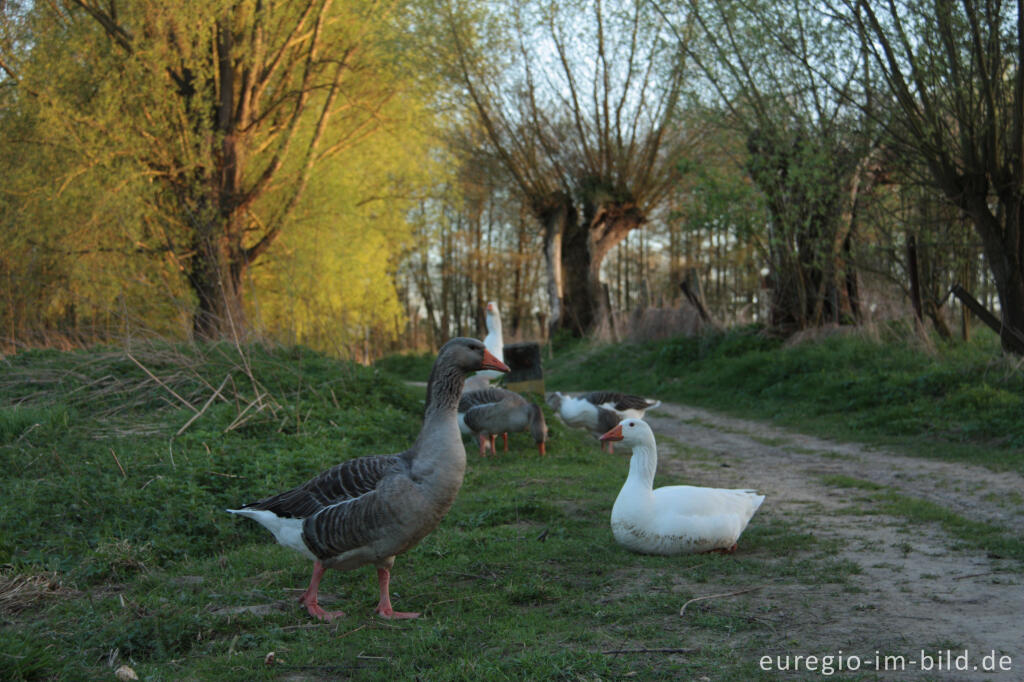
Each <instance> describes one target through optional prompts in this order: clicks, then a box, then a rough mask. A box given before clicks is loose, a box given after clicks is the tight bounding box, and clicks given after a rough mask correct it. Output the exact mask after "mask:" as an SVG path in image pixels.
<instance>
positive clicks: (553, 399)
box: [546, 391, 661, 452]
mask: <svg viewBox="0 0 1024 682" xmlns="http://www.w3.org/2000/svg"><path fill="white" fill-rule="evenodd" d="M546 402H547V404H548V405H550V406H551V409H553V410H554V411H555V413H556V414H557V415H558V416H559V417H561V419H562V421H564V422H565V423H566V424H567V425H569V426H574V427H581V428H585V429H587V430H588V431H590V432H591V433H593V434H594V436H597V437H600V435H601V434H603V433H605V432H606V431H608V430H609V429H611V428H612V427H613V426H615V425H616V424H618V423H619V421H621V420H623V419H626V418H627V417H633V418H635V419H643V417H644V413H645V412H646V411H647V410H650V409H654V408H655V407H658V406H659V405H661V401H660V400H651V399H650V398H643V397H641V396H638V395H629V394H628V393H619V392H617V391H591V392H589V393H584V394H583V395H580V396H571V395H568V394H565V393H562V392H560V391H555V392H554V393H549V394H548V396H547V398H546ZM605 444H607V448H608V452H612V448H613V446H612V443H611V441H606V442H605V443H602V446H601V449H602V450H603V449H604V448H605Z"/></svg>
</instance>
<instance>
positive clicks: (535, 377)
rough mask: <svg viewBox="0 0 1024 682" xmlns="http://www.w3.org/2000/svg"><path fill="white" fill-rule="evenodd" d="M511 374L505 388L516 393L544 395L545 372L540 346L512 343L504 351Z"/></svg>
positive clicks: (507, 376)
mask: <svg viewBox="0 0 1024 682" xmlns="http://www.w3.org/2000/svg"><path fill="white" fill-rule="evenodd" d="M502 354H503V355H504V356H505V364H506V365H508V368H509V370H510V371H509V373H508V374H506V375H505V386H506V387H507V388H508V389H509V390H510V391H515V392H516V393H537V394H539V395H541V396H543V395H544V370H543V368H542V367H541V362H540V344H539V343H537V342H535V341H526V342H523V343H510V344H508V345H506V346H505V347H504V348H503V349H502Z"/></svg>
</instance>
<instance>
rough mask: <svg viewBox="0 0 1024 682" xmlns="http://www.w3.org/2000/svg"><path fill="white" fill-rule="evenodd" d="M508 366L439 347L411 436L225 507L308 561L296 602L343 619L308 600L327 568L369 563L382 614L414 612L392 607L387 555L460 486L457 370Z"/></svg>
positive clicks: (476, 353) (406, 542)
mask: <svg viewBox="0 0 1024 682" xmlns="http://www.w3.org/2000/svg"><path fill="white" fill-rule="evenodd" d="M480 369H493V370H496V371H499V372H507V371H508V367H506V366H505V364H504V363H503V362H501V361H500V360H498V359H497V358H495V357H494V356H493V355H491V354H490V353H489V352H488V351H487V349H486V348H485V347H484V344H483V343H481V342H480V341H477V340H476V339H466V338H456V339H452V340H451V341H449V342H448V343H446V344H445V345H444V346H443V347H442V348H441V351H440V352H439V353H438V356H437V359H436V360H435V361H434V367H433V369H432V370H431V373H430V380H429V381H428V382H427V405H426V410H425V412H424V417H423V427H422V428H421V429H420V433H419V436H418V437H417V438H416V442H415V443H413V444H412V447H410V448H409V449H408V450H406V451H405V452H402V453H399V454H394V455H370V456H367V457H359V458H356V459H350V460H348V461H345V462H342V463H341V464H338V465H336V466H334V467H332V468H330V469H328V470H327V471H324V472H323V473H321V474H320V475H318V476H316V477H314V478H312V479H311V480H309V481H307V482H306V483H304V484H302V485H300V486H298V487H296V488H292V489H291V490H288V491H285V492H283V493H279V494H277V495H273V496H271V497H267V498H264V499H262V500H260V501H258V502H253V503H251V504H247V505H245V506H244V507H242V508H241V509H229V510H228V511H229V512H231V513H232V514H239V515H240V516H245V517H248V518H250V519H253V520H255V521H258V522H259V523H260V524H262V525H263V526H264V527H265V528H266V529H267V530H269V531H270V532H271V533H273V534H274V537H275V538H277V541H278V542H279V543H281V544H282V545H284V546H285V547H289V548H291V549H294V550H296V551H298V552H299V553H300V554H302V555H304V556H306V557H307V558H309V559H311V560H312V561H313V577H312V579H311V580H310V583H309V588H308V589H307V590H306V591H305V592H304V593H303V594H302V597H301V598H300V599H299V601H300V602H301V603H302V604H303V605H304V606H305V607H306V610H307V611H309V613H310V615H311V616H313V617H314V618H318V619H321V620H326V621H330V620H332V619H334V618H336V617H338V616H341V615H344V614H343V613H342V612H340V611H335V612H330V611H325V610H324V609H323V608H321V607H320V605H319V603H318V602H317V593H318V591H319V586H320V579H321V578H322V577H323V574H324V571H325V570H326V569H328V568H334V569H338V570H343V571H348V570H352V569H354V568H358V567H360V566H364V565H366V564H373V565H374V566H376V567H377V579H378V584H379V588H380V601H379V602H378V603H377V608H376V612H377V614H379V615H380V616H381V617H383V618H415V617H417V616H418V615H419V614H418V613H403V612H399V611H395V610H393V609H392V607H391V597H390V591H389V582H390V578H391V567H392V566H393V565H394V563H395V556H396V555H398V554H401V553H402V552H406V551H408V550H410V549H412V548H413V547H414V546H415V545H416V544H417V543H418V542H419V541H420V540H422V539H423V538H424V537H425V536H426V535H428V534H429V533H430V532H431V531H433V530H434V529H435V528H437V525H438V524H439V523H440V522H441V519H442V518H444V515H445V514H446V513H447V512H448V509H449V508H450V507H451V505H452V502H453V501H454V500H455V495H456V493H458V491H459V488H460V487H461V486H462V477H463V474H464V473H465V470H466V449H465V447H464V446H463V445H462V436H461V434H460V433H459V425H458V419H457V414H456V410H457V408H458V404H459V395H460V394H461V392H462V384H463V381H464V380H465V378H466V376H468V375H469V374H471V373H473V372H475V371H478V370H480Z"/></svg>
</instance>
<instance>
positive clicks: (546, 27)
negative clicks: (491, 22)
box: [447, 0, 693, 336]
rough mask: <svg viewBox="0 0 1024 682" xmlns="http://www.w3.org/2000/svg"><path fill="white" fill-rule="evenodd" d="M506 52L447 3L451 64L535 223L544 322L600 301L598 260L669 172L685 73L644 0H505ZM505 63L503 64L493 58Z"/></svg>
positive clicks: (597, 310) (581, 318)
mask: <svg viewBox="0 0 1024 682" xmlns="http://www.w3.org/2000/svg"><path fill="white" fill-rule="evenodd" d="M507 14H508V16H509V17H511V25H510V26H507V27H505V29H504V30H501V29H499V30H497V31H494V32H492V33H494V34H497V35H511V36H514V40H515V43H514V44H512V45H511V46H507V45H506V46H503V47H505V48H506V49H508V50H509V51H507V52H504V53H502V54H504V55H506V57H507V63H506V64H504V65H495V64H494V62H493V61H488V60H486V59H484V58H483V56H482V55H481V53H480V51H479V50H480V46H479V44H476V43H474V41H473V39H472V36H471V35H470V31H469V30H467V29H466V27H465V26H463V25H461V24H459V23H458V22H457V21H455V20H454V17H453V15H451V14H449V15H448V16H449V21H448V27H447V28H448V33H449V35H450V36H451V45H452V47H453V54H452V60H453V64H454V69H453V71H454V73H455V75H456V77H457V78H458V80H459V81H460V82H461V84H462V85H463V87H465V89H466V91H467V93H468V94H469V97H470V98H471V100H472V102H473V105H474V109H475V114H476V116H478V118H479V121H480V122H481V125H482V127H483V129H484V130H485V132H486V134H487V141H488V143H489V145H490V148H491V150H492V152H493V154H494V155H495V156H496V157H497V158H498V159H499V160H500V161H501V163H502V164H503V165H504V167H505V168H506V170H507V171H508V173H509V175H510V176H511V177H512V178H513V179H514V182H515V185H516V187H517V189H518V190H519V192H520V193H521V194H522V196H523V197H524V200H525V201H526V203H527V204H528V205H529V206H530V210H531V212H532V214H533V216H534V218H535V219H536V220H537V221H538V223H539V224H540V226H541V228H542V230H543V233H544V258H545V264H546V269H547V278H548V304H549V307H550V312H551V317H550V318H549V319H550V325H551V327H552V329H566V330H569V331H570V332H571V333H573V334H574V335H577V336H578V335H582V334H584V333H586V332H588V331H590V330H591V329H593V328H594V326H595V325H596V324H598V323H599V322H600V321H601V320H602V318H603V317H604V314H605V312H606V311H604V310H603V308H604V305H603V304H604V292H603V287H602V284H601V279H600V268H601V263H602V262H603V260H604V258H605V256H606V255H607V254H608V252H609V250H610V249H611V248H612V247H614V246H615V245H616V244H618V243H619V242H620V241H621V240H622V239H623V238H624V237H625V236H626V234H628V233H629V232H630V231H631V230H635V229H637V228H639V227H640V226H642V225H643V224H644V222H645V221H646V220H647V219H648V216H649V215H650V213H651V211H652V210H654V208H655V207H657V206H658V205H659V204H660V203H661V202H662V201H663V200H664V199H665V197H666V196H667V194H668V192H669V190H670V188H671V187H672V185H673V184H674V182H675V181H676V179H677V175H676V161H677V160H678V159H679V158H680V157H681V156H683V155H684V154H685V150H686V148H687V146H688V144H689V143H690V141H691V139H692V138H691V135H693V131H690V130H687V129H683V128H681V127H680V126H679V125H678V118H677V115H678V113H679V110H680V106H681V102H682V96H683V83H684V80H685V73H684V70H683V69H682V68H680V67H679V64H678V63H677V60H678V57H679V53H678V52H676V51H674V50H671V49H668V45H669V43H668V42H667V36H666V35H664V33H663V27H662V26H661V24H660V22H658V21H656V17H655V16H654V15H653V14H652V12H651V10H650V7H649V6H648V5H647V4H646V3H630V4H628V5H619V4H617V3H610V4H608V5H606V4H605V3H603V2H601V1H600V0H598V1H596V2H562V3H549V2H534V3H529V4H526V5H525V6H523V5H521V4H520V3H511V7H509V8H507ZM502 66H503V67H504V68H500V67H502Z"/></svg>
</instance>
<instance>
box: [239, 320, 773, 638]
mask: <svg viewBox="0 0 1024 682" xmlns="http://www.w3.org/2000/svg"><path fill="white" fill-rule="evenodd" d="M486 321H487V329H488V334H487V336H486V337H485V339H484V342H480V341H478V340H476V339H469V338H455V339H452V340H450V341H448V342H447V343H446V344H445V345H444V346H443V347H442V348H441V350H440V351H439V352H438V355H437V358H436V360H435V361H434V366H433V368H432V369H431V372H430V378H429V380H428V381H427V395H426V407H425V409H424V414H423V426H422V427H421V429H420V432H419V435H418V436H417V438H416V440H415V442H413V444H412V445H411V446H410V447H409V449H408V450H406V451H404V452H400V453H397V454H391V455H369V456H365V457H358V458H355V459H350V460H347V461H344V462H342V463H340V464H338V465H336V466H334V467H331V468H330V469H328V470H326V471H324V472H322V473H320V474H318V475H317V476H315V477H313V478H312V479H310V480H309V481H307V482H305V483H303V484H302V485H300V486H298V487H295V488H292V489H291V490H286V491H284V492H282V493H278V494H276V495H272V496H270V497H265V498H263V499H261V500H259V501H257V502H252V503H250V504H247V505H244V506H243V507H241V508H240V509H229V510H227V511H229V512H231V513H232V514H238V515H240V516H244V517H247V518H250V519H253V520H254V521H257V522H259V523H260V524H261V525H263V526H264V527H265V528H266V529H267V530H269V531H270V532H271V533H272V534H273V535H274V537H275V538H276V540H277V541H278V542H279V543H280V544H282V545H284V546H285V547H289V548H291V549H294V550H295V551H297V552H299V553H300V554H302V555H304V556H305V557H307V558H308V559H310V560H312V561H313V575H312V578H311V579H310V583H309V587H308V588H307V589H306V590H305V591H304V592H303V593H302V596H301V597H300V599H299V601H300V602H301V603H302V604H303V605H304V606H305V607H306V609H307V611H308V612H309V614H310V615H311V616H313V617H314V618H317V619H320V620H324V621H331V620H333V619H334V618H337V617H339V616H341V615H344V614H343V613H342V612H340V611H325V610H324V609H323V608H322V607H321V606H320V604H319V602H318V599H317V597H318V593H319V587H320V580H321V579H322V577H323V575H324V572H325V571H326V570H327V569H328V568H333V569H336V570H352V569H355V568H359V567H360V566H365V565H368V564H372V565H373V566H375V567H376V569H377V580H378V587H379V591H380V599H379V601H378V603H377V607H376V609H375V611H376V613H377V614H378V615H379V616H381V617H383V618H415V617H417V616H419V615H420V614H419V613H413V612H402V611H395V610H394V609H393V608H392V606H391V596H390V590H389V584H390V579H391V568H392V566H393V565H394V563H395V557H396V556H397V555H399V554H401V553H403V552H405V551H407V550H409V549H411V548H412V547H414V546H415V545H416V544H417V543H419V541H420V540H422V539H423V538H424V537H426V536H427V535H428V534H429V533H430V532H432V531H433V530H434V529H435V528H437V526H438V524H439V523H440V522H441V519H442V518H444V516H445V514H446V513H447V512H448V510H449V508H451V505H452V503H453V502H454V501H455V496H456V494H457V493H458V491H459V488H460V487H461V486H462V479H463V475H464V474H465V471H466V449H465V446H464V445H463V441H462V438H463V435H469V436H471V437H472V438H475V439H476V441H477V442H478V444H479V450H480V454H481V455H485V454H486V453H487V451H488V450H489V451H490V452H492V453H495V452H496V450H495V447H496V439H497V436H499V435H501V436H502V437H503V439H504V450H505V451H507V450H508V434H509V433H510V432H511V433H514V432H519V431H528V432H529V433H530V436H531V437H532V438H533V440H534V442H535V443H536V444H537V448H538V451H539V452H540V454H541V455H544V454H545V452H546V448H545V443H546V442H547V437H548V428H547V424H546V423H545V421H544V413H543V411H542V410H541V408H540V406H538V405H536V404H535V403H533V402H531V401H529V400H527V399H525V398H523V397H522V396H520V395H519V394H518V393H515V392H513V391H508V390H506V389H502V388H497V387H493V386H491V385H490V382H491V381H492V380H493V379H494V378H495V377H501V376H502V375H503V373H505V372H508V371H509V368H508V366H507V365H505V363H504V361H503V352H502V349H503V346H502V331H501V318H500V315H499V313H498V308H497V305H496V304H494V303H489V304H488V305H487V310H486ZM546 402H547V404H548V405H549V406H550V407H551V408H552V410H553V411H554V412H555V414H557V415H558V417H559V418H560V419H561V420H562V421H564V422H565V423H566V424H567V425H569V426H573V427H578V428H584V429H587V430H588V431H590V432H591V433H593V434H595V435H597V436H599V442H600V444H601V447H602V451H603V450H604V449H605V448H607V449H608V452H612V448H613V444H614V443H616V442H621V443H622V444H623V445H625V446H628V447H630V448H631V451H632V455H631V458H630V465H629V474H628V476H627V478H626V482H625V484H624V485H623V486H622V490H621V491H620V492H619V495H618V497H617V498H616V500H615V504H614V505H613V506H612V513H611V527H612V535H613V536H614V538H615V540H616V541H617V542H618V543H619V544H620V545H622V546H623V547H625V548H627V549H629V550H631V551H634V552H640V553H644V554H666V555H671V554H682V553H693V552H732V551H734V550H735V549H736V541H737V540H738V539H739V536H740V534H741V533H742V532H743V530H744V528H746V526H747V523H748V522H749V521H750V518H751V517H752V516H753V515H754V513H755V512H756V511H757V509H758V507H760V505H761V503H762V502H763V501H764V496H763V495H759V494H757V493H756V492H755V491H753V490H726V489H720V488H701V487H695V486H685V485H677V486H665V487H661V488H657V489H655V488H654V474H655V471H656V469H657V464H658V451H657V444H656V442H655V438H654V433H653V432H652V431H651V428H650V426H649V425H648V424H647V423H646V422H645V421H644V420H643V417H644V413H645V412H646V410H649V409H651V408H655V407H657V406H658V405H660V402H659V401H656V400H648V399H647V398H642V397H639V396H632V395H626V394H622V393H616V392H612V391H594V392H591V393H585V394H583V395H580V396H570V395H566V394H563V393H557V392H556V393H552V394H550V395H548V396H547V399H546Z"/></svg>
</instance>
